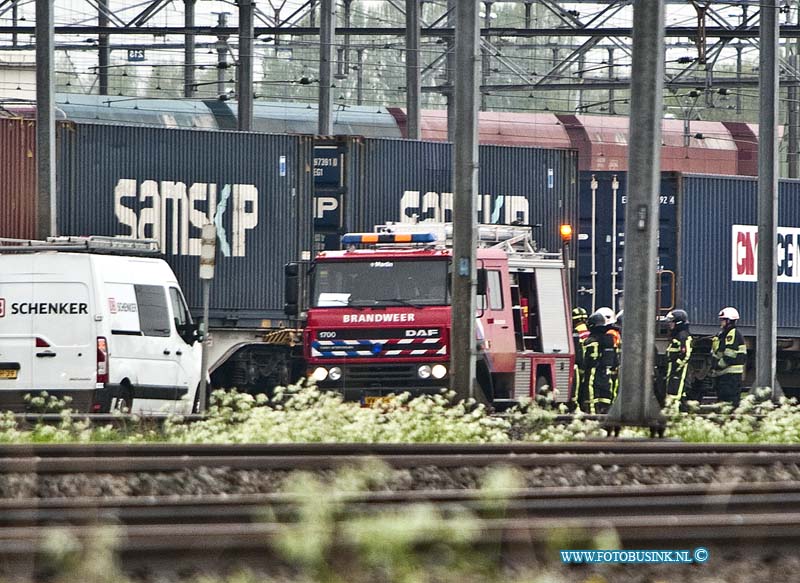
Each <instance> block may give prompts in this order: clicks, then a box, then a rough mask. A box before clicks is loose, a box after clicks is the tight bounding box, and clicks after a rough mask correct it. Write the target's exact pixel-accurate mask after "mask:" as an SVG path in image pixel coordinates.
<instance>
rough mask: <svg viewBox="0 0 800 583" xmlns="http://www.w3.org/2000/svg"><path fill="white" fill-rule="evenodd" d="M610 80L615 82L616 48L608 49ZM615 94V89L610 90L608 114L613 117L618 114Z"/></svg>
mask: <svg viewBox="0 0 800 583" xmlns="http://www.w3.org/2000/svg"><path fill="white" fill-rule="evenodd" d="M608 79H609V81H613V80H614V47H608ZM615 96H616V94H615V92H614V90H613V89H609V90H608V113H610V114H611V115H616V113H617V104H616V103H614V99H615Z"/></svg>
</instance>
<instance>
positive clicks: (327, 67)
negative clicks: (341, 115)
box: [317, 0, 336, 136]
mask: <svg viewBox="0 0 800 583" xmlns="http://www.w3.org/2000/svg"><path fill="white" fill-rule="evenodd" d="M335 7H336V2H335V0H320V7H319V124H318V127H317V133H318V134H319V135H321V136H331V135H333V114H332V112H333V94H332V92H331V84H332V78H333V70H332V67H333V35H334V30H335V28H336V10H335Z"/></svg>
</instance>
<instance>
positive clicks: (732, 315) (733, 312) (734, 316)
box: [719, 307, 739, 320]
mask: <svg viewBox="0 0 800 583" xmlns="http://www.w3.org/2000/svg"><path fill="white" fill-rule="evenodd" d="M719 318H720V320H722V319H723V318H724V319H726V320H738V319H739V311H738V310H737V309H736V308H730V307H728V308H722V309H721V310H720V311H719Z"/></svg>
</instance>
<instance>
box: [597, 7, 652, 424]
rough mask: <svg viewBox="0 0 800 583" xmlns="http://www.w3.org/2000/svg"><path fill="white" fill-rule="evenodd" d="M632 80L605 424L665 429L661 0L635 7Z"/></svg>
mask: <svg viewBox="0 0 800 583" xmlns="http://www.w3.org/2000/svg"><path fill="white" fill-rule="evenodd" d="M631 79H632V82H631V113H630V149H629V154H628V156H629V158H628V168H629V171H628V189H627V192H628V204H627V205H626V207H625V255H624V265H625V332H624V334H623V335H622V363H621V366H620V373H621V374H620V386H619V392H618V394H617V398H616V400H615V401H614V404H613V405H612V407H611V410H610V411H609V413H608V418H607V421H606V423H607V424H608V425H610V426H620V425H639V426H646V427H651V428H655V427H662V426H663V424H664V419H663V416H662V415H661V412H660V411H659V407H658V403H657V402H656V398H655V393H654V392H653V345H654V343H655V331H656V330H655V328H656V326H655V323H656V321H655V315H656V305H655V304H656V301H655V292H656V287H655V282H656V272H655V266H656V252H657V244H656V241H657V237H658V210H659V209H658V195H659V182H660V181H659V170H660V162H661V160H660V156H661V147H660V145H661V111H662V104H663V83H664V0H634V3H633V63H632V72H631Z"/></svg>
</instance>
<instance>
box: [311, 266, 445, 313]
mask: <svg viewBox="0 0 800 583" xmlns="http://www.w3.org/2000/svg"><path fill="white" fill-rule="evenodd" d="M448 268H449V262H448V261H442V260H435V261H411V260H401V261H398V260H393V259H388V260H381V261H348V262H324V263H318V264H317V265H316V268H315V270H314V279H313V283H312V286H313V287H312V289H313V292H312V293H313V302H312V307H315V308H334V307H344V306H363V307H367V306H398V305H411V306H445V305H449V304H450V293H449V287H450V286H449V285H448V279H449V271H448Z"/></svg>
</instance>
